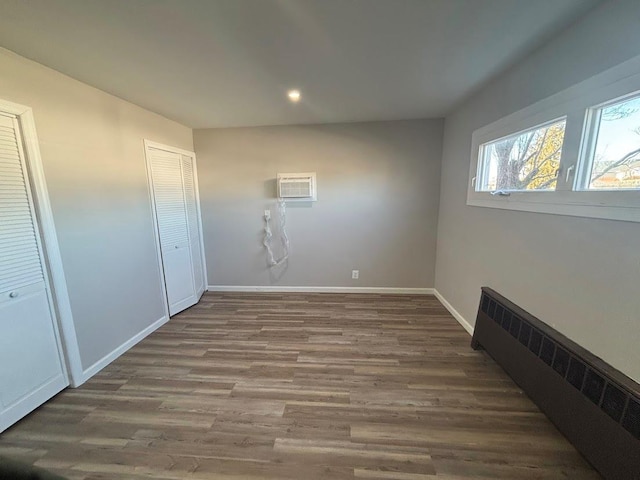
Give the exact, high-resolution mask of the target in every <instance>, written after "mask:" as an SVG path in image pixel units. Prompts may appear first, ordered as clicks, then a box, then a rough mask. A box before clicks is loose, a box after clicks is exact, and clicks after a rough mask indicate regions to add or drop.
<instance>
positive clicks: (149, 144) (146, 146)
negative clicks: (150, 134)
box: [144, 138, 208, 318]
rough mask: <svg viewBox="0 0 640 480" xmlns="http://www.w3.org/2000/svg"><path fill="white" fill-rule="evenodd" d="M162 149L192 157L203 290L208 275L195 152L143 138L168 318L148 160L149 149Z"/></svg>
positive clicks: (161, 265)
mask: <svg viewBox="0 0 640 480" xmlns="http://www.w3.org/2000/svg"><path fill="white" fill-rule="evenodd" d="M152 148H153V149H156V150H164V151H165V152H170V153H177V154H180V155H185V156H187V157H191V158H192V159H193V180H194V182H193V183H194V186H195V193H196V211H197V213H198V229H199V230H200V259H201V261H202V273H203V275H204V291H205V292H206V291H207V285H208V277H207V259H206V256H205V249H204V232H203V230H202V213H201V210H200V190H199V188H198V165H197V161H196V154H195V152H192V151H189V150H184V149H182V148H178V147H172V146H170V145H165V144H163V143H158V142H154V141H152V140H148V139H146V138H145V139H144V158H145V164H146V167H147V184H148V187H149V188H148V190H147V191H148V194H149V201H150V202H151V217H152V219H153V232H154V239H155V242H156V256H157V259H158V268H159V272H158V273H159V277H158V278H159V279H160V287H161V289H162V298H163V299H164V306H165V314H166V315H167V318H169V299H168V298H167V287H166V282H165V279H164V265H163V263H162V249H161V246H160V230H159V229H158V219H157V217H156V199H155V197H154V196H153V177H152V172H151V162H150V155H149V154H150V150H151V149H152Z"/></svg>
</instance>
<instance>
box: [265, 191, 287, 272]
mask: <svg viewBox="0 0 640 480" xmlns="http://www.w3.org/2000/svg"><path fill="white" fill-rule="evenodd" d="M278 216H279V217H280V241H281V243H282V258H280V260H276V259H275V257H274V256H273V250H272V249H271V240H272V239H273V233H272V232H271V225H270V224H269V222H270V220H271V219H270V218H269V217H268V216H266V215H265V218H264V221H265V226H264V240H263V241H262V244H263V245H264V246H265V247H266V249H267V262H268V263H269V266H270V267H275V266H276V265H281V264H282V263H284V262H285V261H286V260H287V259H288V258H289V237H288V236H287V214H286V208H285V203H284V199H282V198H279V199H278Z"/></svg>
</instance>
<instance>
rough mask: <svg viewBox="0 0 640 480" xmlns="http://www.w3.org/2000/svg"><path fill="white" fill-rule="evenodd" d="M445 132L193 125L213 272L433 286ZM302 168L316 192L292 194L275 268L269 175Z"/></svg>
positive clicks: (408, 124)
mask: <svg viewBox="0 0 640 480" xmlns="http://www.w3.org/2000/svg"><path fill="white" fill-rule="evenodd" d="M441 142H442V121H441V120H410V121H393V122H364V123H345V124H330V125H305V126H292V127H261V128H228V129H209V130H195V131H194V143H195V148H196V153H197V155H198V176H199V182H200V200H201V206H202V215H203V229H204V235H205V247H206V254H207V263H208V276H209V283H210V284H212V285H234V286H235V285H240V286H270V285H274V286H277V285H280V286H298V287H315V286H323V287H395V288H425V287H433V280H434V279H433V277H434V269H435V244H436V226H437V214H438V199H439V183H440V158H441V152H442V149H441ZM308 171H315V172H317V183H318V201H317V202H313V203H304V204H294V203H288V204H287V224H288V231H289V237H290V240H291V256H290V260H289V262H288V267H287V268H279V267H277V268H273V269H270V268H268V266H267V257H266V253H265V248H264V247H263V246H262V235H263V227H264V223H263V220H262V215H263V211H264V209H265V208H271V209H272V212H273V216H274V217H276V215H275V213H276V211H275V208H274V204H275V197H276V182H275V179H276V174H277V173H278V172H284V173H287V172H308ZM274 247H279V243H278V242H277V240H276V241H275V242H274ZM352 269H358V270H360V279H359V280H352V279H351V270H352Z"/></svg>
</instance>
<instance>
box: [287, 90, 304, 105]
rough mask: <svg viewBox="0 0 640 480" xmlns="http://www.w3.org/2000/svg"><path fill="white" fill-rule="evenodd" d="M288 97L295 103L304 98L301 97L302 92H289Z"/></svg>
mask: <svg viewBox="0 0 640 480" xmlns="http://www.w3.org/2000/svg"><path fill="white" fill-rule="evenodd" d="M287 97H289V100H291V101H292V102H294V103H295V102H299V101H300V98H302V96H301V95H300V90H289V91H288V92H287Z"/></svg>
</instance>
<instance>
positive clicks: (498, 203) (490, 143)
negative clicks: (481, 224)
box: [467, 57, 640, 222]
mask: <svg viewBox="0 0 640 480" xmlns="http://www.w3.org/2000/svg"><path fill="white" fill-rule="evenodd" d="M467 204H468V205H473V206H480V207H493V208H503V209H511V210H524V211H532V212H540V213H551V214H561V215H575V216H585V217H595V218H608V219H615V220H627V221H634V222H640V57H637V58H635V59H633V60H630V61H628V62H625V63H623V64H621V65H619V66H617V67H614V68H612V69H610V70H607V71H605V72H603V73H601V74H599V75H596V76H595V77H592V78H590V79H588V80H586V81H584V82H582V83H580V84H578V85H575V86H573V87H570V88H569V89H567V90H564V91H562V92H559V93H557V94H555V95H553V96H551V97H549V98H547V99H544V100H542V101H540V102H538V103H536V104H534V105H531V106H529V107H527V108H525V109H523V110H520V111H518V112H516V113H514V114H511V115H509V116H507V117H505V118H503V119H501V120H498V121H496V122H494V123H492V124H489V125H487V126H485V127H483V128H480V129H478V130H476V131H475V132H474V133H473V138H472V151H471V169H470V175H469V190H468V194H467Z"/></svg>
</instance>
